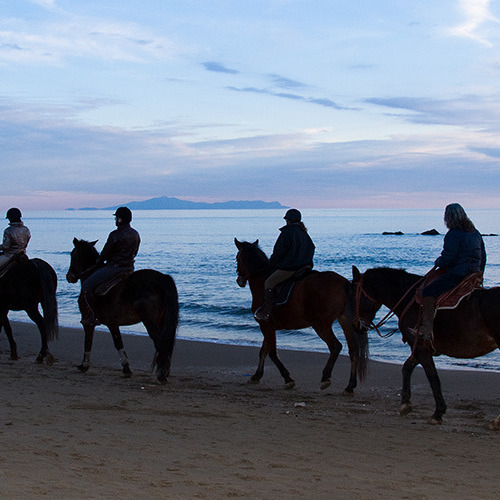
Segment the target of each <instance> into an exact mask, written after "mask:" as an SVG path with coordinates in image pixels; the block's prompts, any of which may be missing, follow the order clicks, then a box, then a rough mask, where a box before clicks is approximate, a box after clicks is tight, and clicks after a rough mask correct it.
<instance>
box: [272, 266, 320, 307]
mask: <svg viewBox="0 0 500 500" xmlns="http://www.w3.org/2000/svg"><path fill="white" fill-rule="evenodd" d="M317 272H318V271H313V270H312V269H310V268H306V269H301V270H300V271H298V272H297V273H296V274H294V275H293V276H292V277H291V278H288V279H287V280H285V281H283V282H282V283H279V284H278V285H277V286H276V289H275V291H274V305H275V306H283V305H285V304H286V303H287V302H288V300H289V299H290V295H292V291H293V288H294V287H295V284H296V283H297V282H298V281H300V280H301V279H303V278H305V277H306V276H309V275H310V274H313V273H317Z"/></svg>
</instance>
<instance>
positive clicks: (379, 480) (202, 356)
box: [0, 322, 500, 499]
mask: <svg viewBox="0 0 500 500" xmlns="http://www.w3.org/2000/svg"><path fill="white" fill-rule="evenodd" d="M12 326H13V330H14V337H15V339H16V341H17V344H18V348H19V353H20V355H21V356H22V358H21V359H20V360H18V361H10V360H9V359H8V343H7V340H6V337H5V335H4V334H2V335H0V377H1V380H2V382H3V384H2V385H3V387H2V391H0V405H1V406H2V407H3V408H4V413H3V419H2V420H1V421H0V423H3V425H0V439H1V440H2V453H1V454H0V464H1V468H0V478H1V479H2V496H3V497H4V498H20V497H23V498H37V497H39V496H42V495H51V496H52V497H54V498H63V497H64V498H98V497H105V498H109V497H111V496H120V497H122V498H137V497H145V496H148V497H151V498H167V497H168V498H181V499H183V498H214V499H215V498H221V497H230V496H234V497H240V498H248V499H250V498H252V499H255V498H262V499H264V498H265V499H267V498H269V499H270V498H276V497H278V496H279V497H282V498H311V497H316V498H326V497H330V498H332V497H333V498H340V497H342V498H370V499H371V498H380V499H382V498H403V497H412V498H424V499H427V498H428V499H431V498H436V497H437V496H440V497H442V498H465V497H468V498H484V499H490V498H494V497H495V496H496V495H497V494H498V479H497V473H498V471H497V468H498V467H497V464H498V458H497V455H498V453H497V451H496V450H497V444H498V438H499V435H500V434H498V432H495V431H491V430H489V428H488V423H489V422H490V421H491V420H492V419H493V418H496V417H497V416H498V414H499V413H500V394H499V392H500V391H499V387H500V384H499V382H500V375H499V374H497V373H492V372H486V373H485V372H477V371H464V370H456V371H453V370H441V371H440V372H439V374H440V377H441V381H442V386H443V393H444V397H445V398H446V402H447V404H448V412H447V414H446V415H445V416H444V423H443V424H442V425H440V426H431V425H429V424H428V423H427V419H428V417H429V416H430V415H431V414H432V412H433V410H434V402H433V398H432V394H431V391H430V387H429V385H428V383H427V381H426V379H425V376H424V374H423V371H422V370H421V369H419V368H417V369H416V370H415V374H414V377H413V398H412V400H413V404H414V411H413V412H412V413H411V414H409V415H407V416H404V417H401V416H399V413H398V411H399V392H400V389H401V370H400V367H399V366H397V365H392V364H389V363H383V362H375V361H371V362H370V367H369V372H368V375H367V379H366V381H365V382H364V383H362V384H359V385H358V387H357V388H356V389H355V393H354V395H353V396H350V397H346V396H343V395H342V391H343V389H344V387H345V385H346V384H347V380H348V376H349V360H348V358H347V357H346V356H340V357H339V359H338V362H337V364H336V366H335V368H334V371H333V373H332V385H331V386H330V387H329V388H328V389H326V390H325V391H321V390H320V388H319V385H320V378H321V370H322V369H323V366H324V364H325V362H326V358H327V355H326V354H324V353H311V352H306V351H287V350H281V351H279V354H280V357H281V359H282V361H283V362H284V364H285V365H286V366H287V368H288V369H289V370H290V372H291V374H292V377H293V378H294V379H295V381H296V384H297V385H296V387H295V389H293V390H288V391H287V390H284V389H283V381H282V379H281V376H280V375H279V373H278V370H277V369H276V368H275V366H274V365H273V364H272V362H271V361H270V360H267V362H266V370H265V373H264V377H263V379H262V381H261V383H260V384H257V385H256V384H249V383H248V379H249V376H250V375H251V374H252V373H253V372H254V371H255V368H256V366H257V359H258V350H259V349H258V348H256V347H244V346H230V345H226V344H215V343H210V342H199V341H191V340H178V343H177V345H176V348H175V350H174V354H173V360H172V370H171V376H170V378H169V382H168V383H167V384H165V385H158V384H156V383H155V377H154V374H153V373H151V371H150V364H151V361H152V358H153V352H154V348H153V343H152V342H151V340H150V339H149V338H144V337H143V336H139V335H124V343H125V349H126V351H127V353H128V355H129V358H130V362H131V368H132V371H133V375H132V377H131V378H124V377H122V375H121V367H120V363H119V359H118V354H117V353H116V351H115V350H114V348H113V344H112V340H111V336H110V334H109V333H107V332H105V331H104V330H103V329H100V330H98V331H97V332H96V335H95V340H94V348H93V354H92V358H91V367H90V370H89V371H88V372H87V373H85V374H82V373H79V372H78V371H77V370H76V368H75V365H77V364H78V363H79V362H80V361H81V359H82V356H83V332H82V331H80V330H79V329H72V328H65V327H61V331H60V340H58V341H54V342H52V343H51V345H50V349H51V352H52V353H53V354H54V356H55V357H56V358H57V362H56V363H55V364H54V365H52V366H47V365H36V364H34V358H35V356H36V354H37V353H38V350H39V348H40V337H39V334H38V331H37V330H36V327H35V325H30V324H27V323H19V322H15V323H14V322H13V324H12ZM471 478H473V480H471Z"/></svg>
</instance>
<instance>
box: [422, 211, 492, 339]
mask: <svg viewBox="0 0 500 500" xmlns="http://www.w3.org/2000/svg"><path fill="white" fill-rule="evenodd" d="M444 223H445V225H446V227H447V228H448V232H447V233H446V235H445V237H444V242H443V250H442V252H441V255H440V256H439V257H438V258H437V259H436V262H435V263H434V265H435V267H437V268H439V269H441V270H443V271H444V273H443V274H442V275H441V276H439V277H438V278H437V279H436V280H434V281H432V282H431V283H430V284H429V285H427V286H426V287H425V288H424V290H423V292H422V325H421V326H420V330H419V333H420V335H422V336H423V337H424V338H425V339H426V340H432V335H433V323H434V314H435V308H436V299H437V297H439V296H440V295H441V294H443V293H445V292H447V291H449V290H452V289H453V288H455V287H456V286H457V285H458V284H459V283H460V282H461V281H462V280H463V279H464V278H465V277H466V276H467V275H468V274H471V273H477V272H481V273H483V272H484V268H485V266H486V250H485V248H484V241H483V237H482V236H481V233H480V232H479V231H478V230H477V229H476V227H475V226H474V224H473V223H472V221H471V220H470V219H469V217H467V214H466V213H465V210H464V209H463V207H462V206H461V205H459V204H458V203H451V204H450V205H447V207H446V209H445V211H444Z"/></svg>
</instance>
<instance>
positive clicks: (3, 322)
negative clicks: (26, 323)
mask: <svg viewBox="0 0 500 500" xmlns="http://www.w3.org/2000/svg"><path fill="white" fill-rule="evenodd" d="M2 326H3V328H4V330H5V335H7V340H8V341H9V347H10V358H9V359H11V360H12V361H16V360H18V359H19V355H18V354H17V344H16V341H15V340H14V336H13V335H12V327H11V326H10V321H9V318H8V317H7V315H5V316H4V315H2V316H1V317H0V329H1V327H2Z"/></svg>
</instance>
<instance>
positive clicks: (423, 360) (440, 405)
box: [414, 345, 446, 424]
mask: <svg viewBox="0 0 500 500" xmlns="http://www.w3.org/2000/svg"><path fill="white" fill-rule="evenodd" d="M414 354H415V355H416V357H417V359H418V361H419V362H420V364H421V365H422V368H423V369H424V371H425V374H426V375H427V380H428V381H429V384H430V386H431V389H432V394H433V395H434V401H435V403H436V408H435V410H434V414H433V415H432V417H431V418H430V420H429V423H431V424H441V423H442V422H443V415H444V414H445V413H446V403H445V401H444V398H443V393H442V391H441V381H440V380H439V375H438V372H437V370H436V365H435V364H434V359H433V358H432V353H431V351H430V349H429V348H427V347H425V346H423V345H422V346H420V345H419V346H417V347H416V348H415V350H414Z"/></svg>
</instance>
